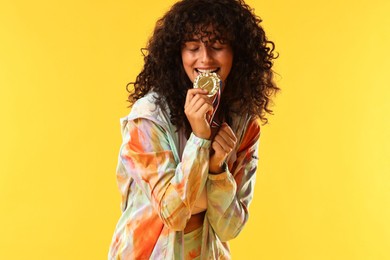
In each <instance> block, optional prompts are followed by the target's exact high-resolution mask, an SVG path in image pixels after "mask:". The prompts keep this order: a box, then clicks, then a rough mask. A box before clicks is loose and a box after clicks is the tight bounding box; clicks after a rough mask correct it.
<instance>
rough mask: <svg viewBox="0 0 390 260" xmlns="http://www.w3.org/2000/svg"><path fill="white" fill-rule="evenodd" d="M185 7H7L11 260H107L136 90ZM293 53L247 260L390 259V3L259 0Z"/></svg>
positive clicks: (0, 143)
mask: <svg viewBox="0 0 390 260" xmlns="http://www.w3.org/2000/svg"><path fill="white" fill-rule="evenodd" d="M173 2H174V1H173V0H169V1H159V0H144V1H91V0H88V1H76V0H69V1H47V0H36V1H21V0H0V122H1V128H0V131H1V134H0V214H1V215H0V259H106V255H107V250H108V246H109V243H110V240H111V236H112V233H113V231H114V227H115V224H116V222H117V220H118V218H119V215H120V210H119V203H120V201H119V199H120V198H119V193H118V191H117V188H116V182H115V166H116V160H117V153H118V149H119V145H120V141H121V139H120V131H119V118H120V117H122V116H124V115H126V114H127V113H128V109H127V108H126V107H127V103H126V101H125V100H126V95H127V93H126V91H125V85H126V83H127V82H129V81H131V80H134V78H135V76H136V75H137V73H138V72H139V70H140V68H141V65H142V56H141V53H140V51H139V50H140V48H141V47H144V45H145V43H146V40H147V38H148V37H149V36H150V33H151V31H152V28H153V26H154V22H155V21H156V19H157V18H158V17H160V16H161V15H162V14H163V13H164V12H165V11H166V10H167V9H168V8H169V7H170V6H171V4H172V3H173ZM248 3H249V4H250V5H252V6H253V7H255V10H256V13H257V14H258V15H260V16H261V17H262V18H263V20H264V23H263V25H264V27H265V29H266V31H267V33H268V36H269V38H270V39H272V40H273V41H275V43H276V46H277V51H278V52H279V53H280V58H279V59H278V60H276V66H275V70H276V71H277V73H278V76H277V77H276V80H277V82H278V84H279V85H280V87H281V88H282V89H283V91H282V93H281V94H280V95H279V96H278V97H277V99H276V100H275V101H276V106H275V107H274V111H275V116H272V117H271V118H270V124H269V125H267V126H265V127H263V128H262V137H261V138H262V140H261V152H260V157H261V164H260V167H259V174H258V177H257V183H256V191H255V199H254V201H253V203H252V205H251V208H250V212H251V215H250V220H249V222H248V224H247V226H246V227H245V229H244V231H243V232H242V233H241V234H240V236H239V237H238V238H236V239H235V240H233V241H232V242H231V247H232V253H233V256H234V259H265V260H268V259H269V260H273V259H278V260H279V259H281V260H285V259H286V260H290V259H291V260H293V259H294V260H295V259H296V260H306V259H307V260H311V259H314V260H317V259H359V260H360V259H362V260H363V259H364V260H366V259H374V260H377V259H379V260H381V259H390V250H389V246H390V176H389V174H390V163H389V161H390V129H389V128H390V119H389V113H390V105H389V103H390V102H389V100H390V80H389V68H390V55H389V54H390V51H389V46H390V29H389V25H390V15H389V14H390V2H389V1H387V0H345V1H339V0H337V1H336V0H327V1H310V0H296V1H289V0H273V1H265V0H264V1H255V0H251V1H249V0H248Z"/></svg>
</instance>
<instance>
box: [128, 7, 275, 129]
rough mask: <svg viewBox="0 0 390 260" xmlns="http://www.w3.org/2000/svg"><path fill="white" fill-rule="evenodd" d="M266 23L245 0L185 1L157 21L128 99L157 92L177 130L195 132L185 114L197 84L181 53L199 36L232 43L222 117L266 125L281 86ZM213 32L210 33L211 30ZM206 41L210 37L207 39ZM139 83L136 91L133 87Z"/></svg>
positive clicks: (273, 47) (272, 44)
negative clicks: (189, 95) (241, 117)
mask: <svg viewBox="0 0 390 260" xmlns="http://www.w3.org/2000/svg"><path fill="white" fill-rule="evenodd" d="M261 22H262V20H261V19H260V18H259V17H258V16H256V15H255V14H254V12H253V9H251V8H250V7H249V6H248V5H247V4H245V2H244V1H243V0H196V1H195V0H181V1H179V2H177V3H176V4H174V5H173V6H172V8H171V9H170V10H169V11H168V12H167V13H166V14H165V15H164V16H163V17H162V18H161V19H159V20H158V21H157V23H156V27H155V30H154V33H153V36H152V37H151V38H150V40H149V42H148V44H147V48H146V53H145V54H144V55H145V57H144V67H143V69H142V71H141V73H140V74H139V75H138V76H137V78H136V81H135V82H130V83H129V84H128V85H127V90H128V91H129V92H130V95H129V97H128V101H129V102H130V103H131V104H133V103H134V102H135V101H136V100H138V99H140V98H141V97H143V96H145V95H146V94H147V93H148V92H150V91H154V92H155V93H157V94H158V99H157V105H159V106H160V107H161V108H162V109H165V105H168V108H169V111H170V120H171V123H172V124H174V125H175V126H176V127H177V128H178V129H179V128H181V127H185V130H186V132H187V131H188V130H190V129H191V128H190V125H189V122H188V120H187V118H186V116H185V114H184V109H183V108H184V103H185V99H186V93H187V90H188V89H189V88H192V82H191V81H190V79H189V78H188V76H187V74H186V73H185V71H184V68H183V65H182V58H181V50H182V48H183V45H184V43H185V42H186V41H187V40H189V39H191V37H193V36H194V35H195V36H196V35H198V36H199V35H200V38H201V40H202V41H207V39H208V40H210V39H211V38H210V37H212V39H211V40H214V41H215V40H218V41H220V42H227V43H228V44H230V46H231V47H232V50H233V64H232V68H231V71H230V73H229V75H228V77H227V79H226V82H225V86H224V92H223V95H222V97H221V103H220V108H221V111H222V112H221V113H223V115H222V117H223V118H225V120H226V121H227V122H228V123H229V121H231V116H232V115H233V114H237V113H240V114H244V113H247V114H249V115H250V116H253V117H258V118H260V119H261V121H262V122H263V123H264V124H266V123H267V122H268V120H267V118H266V117H265V116H266V113H270V114H272V110H271V109H270V108H269V104H270V102H271V96H273V95H274V94H275V93H276V92H277V91H278V90H279V88H278V87H277V86H276V84H275V83H274V82H273V71H272V69H271V68H272V66H273V59H275V58H277V57H276V56H275V55H274V54H273V51H274V49H275V45H274V43H273V42H272V41H269V40H268V39H267V37H266V35H265V32H264V30H263V28H262V27H261V26H260V23H261ZM210 26H211V28H212V30H213V32H212V33H211V35H212V36H210V32H208V31H207V30H208V29H207V28H210ZM205 38H206V39H205ZM131 85H134V90H129V86H131Z"/></svg>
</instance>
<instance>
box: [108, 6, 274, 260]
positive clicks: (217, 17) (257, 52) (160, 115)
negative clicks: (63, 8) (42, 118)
mask: <svg viewBox="0 0 390 260" xmlns="http://www.w3.org/2000/svg"><path fill="white" fill-rule="evenodd" d="M260 22H261V20H260V18H258V17H257V16H255V15H254V13H253V12H252V10H251V8H250V7H249V6H248V5H246V4H245V3H244V2H243V1H241V0H196V1H195V0H182V1H179V2H177V3H176V4H175V5H174V6H173V7H172V8H171V9H170V10H169V11H168V12H167V13H166V14H165V16H164V17H163V18H161V19H160V20H159V21H158V22H157V24H156V28H155V30H154V33H153V36H152V37H151V39H150V40H149V42H148V46H147V53H146V56H145V64H144V67H143V69H142V71H141V73H140V74H139V75H138V77H137V78H136V81H135V82H134V83H131V84H132V85H134V91H132V92H131V94H130V95H129V101H130V102H131V103H132V105H133V106H132V110H131V112H130V114H129V115H128V116H127V117H126V118H123V119H122V120H121V124H122V135H123V144H122V146H121V149H120V155H119V162H118V167H117V181H118V185H119V189H120V192H121V195H122V211H123V213H122V216H121V218H120V220H119V222H118V224H117V227H116V229H115V233H114V236H113V240H112V243H111V246H110V252H109V259H230V252H229V247H228V244H227V241H228V240H230V239H232V238H234V237H236V236H237V235H238V234H239V233H240V231H241V230H242V228H243V226H244V225H245V223H246V221H247V219H248V206H249V203H250V202H251V200H252V195H253V189H254V180H255V172H256V167H257V163H258V158H257V151H258V150H257V149H258V143H259V136H260V127H259V122H258V121H259V120H261V121H263V122H264V123H266V122H267V119H266V117H265V114H266V113H271V112H272V111H271V110H270V109H269V107H268V105H269V103H270V101H271V99H270V98H271V96H272V95H273V94H275V93H276V92H277V91H278V90H279V89H278V87H277V86H275V85H274V83H273V81H272V77H273V72H272V69H271V68H272V64H273V63H272V60H273V59H274V58H275V57H274V55H273V49H274V44H273V43H272V42H271V41H268V40H267V38H266V36H265V33H264V30H263V29H262V27H261V26H260ZM200 74H201V75H203V74H212V75H214V76H216V77H217V79H219V80H220V82H221V86H220V89H219V92H218V93H217V94H216V95H215V96H214V97H210V95H209V94H210V93H208V91H207V90H203V89H201V88H193V84H194V82H195V81H197V79H199V78H198V76H199V75H200ZM199 77H200V76H199Z"/></svg>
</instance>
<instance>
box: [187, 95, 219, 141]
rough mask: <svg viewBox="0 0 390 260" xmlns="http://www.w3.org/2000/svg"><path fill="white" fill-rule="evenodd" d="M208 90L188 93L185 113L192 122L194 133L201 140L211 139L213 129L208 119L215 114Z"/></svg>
mask: <svg viewBox="0 0 390 260" xmlns="http://www.w3.org/2000/svg"><path fill="white" fill-rule="evenodd" d="M207 93H208V92H207V90H204V89H200V88H192V89H189V90H188V92H187V97H186V102H185V105H184V113H185V114H186V116H187V119H188V121H189V122H190V125H191V128H192V132H193V133H194V134H195V135H196V136H197V137H199V138H203V139H210V136H211V128H210V124H209V122H208V117H209V116H210V115H211V114H212V112H213V104H212V103H211V100H210V98H209V97H208V96H207Z"/></svg>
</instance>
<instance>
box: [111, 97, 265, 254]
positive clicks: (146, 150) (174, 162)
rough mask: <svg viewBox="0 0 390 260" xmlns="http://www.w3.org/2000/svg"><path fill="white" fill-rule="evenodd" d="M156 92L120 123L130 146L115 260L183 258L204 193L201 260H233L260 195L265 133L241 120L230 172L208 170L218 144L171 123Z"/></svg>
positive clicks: (124, 153)
mask: <svg viewBox="0 0 390 260" xmlns="http://www.w3.org/2000/svg"><path fill="white" fill-rule="evenodd" d="M153 95H156V94H155V93H154V94H148V95H146V96H145V97H143V98H141V99H139V100H138V101H137V102H136V103H135V104H134V105H133V108H132V110H131V112H130V114H129V115H128V116H127V117H125V118H122V119H121V126H122V136H123V144H122V146H121V148H120V154H119V161H118V166H117V182H118V186H119V190H120V193H121V195H122V203H121V207H122V216H121V217H120V219H119V222H118V224H117V226H116V229H115V232H114V235H113V238H112V242H111V246H110V250H109V256H108V258H109V259H183V252H184V249H183V235H184V234H183V230H184V228H185V226H186V223H187V221H188V220H189V219H190V217H191V210H192V208H193V206H194V204H195V202H196V200H197V198H198V197H199V196H200V194H201V191H202V190H203V188H205V189H206V191H207V211H206V215H205V219H204V223H203V228H202V231H203V233H202V248H201V259H230V258H231V255H230V251H229V246H228V243H227V241H228V240H230V239H232V238H234V237H236V236H237V235H238V234H239V233H240V231H241V230H242V228H243V227H244V225H245V223H246V221H247V219H248V206H249V203H250V202H251V200H252V197H253V191H254V182H255V173H256V167H257V163H258V157H257V151H258V143H259V136H260V127H259V124H258V121H257V120H254V119H250V118H249V117H245V116H242V117H238V116H237V117H236V118H234V119H233V123H232V125H231V127H232V129H233V131H234V132H235V134H236V136H237V139H238V141H237V145H236V149H235V150H234V152H232V154H231V156H230V158H228V160H227V165H228V167H227V170H226V171H225V172H223V173H221V174H218V175H212V174H209V172H208V163H209V149H210V143H211V141H209V140H205V139H201V138H198V137H196V136H195V135H194V134H191V136H190V137H189V139H188V141H187V140H186V139H185V138H184V133H183V132H182V131H176V128H175V126H173V125H172V124H171V123H170V119H169V113H168V112H164V111H162V110H161V109H160V108H159V107H157V106H156V105H155V101H154V96H153Z"/></svg>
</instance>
